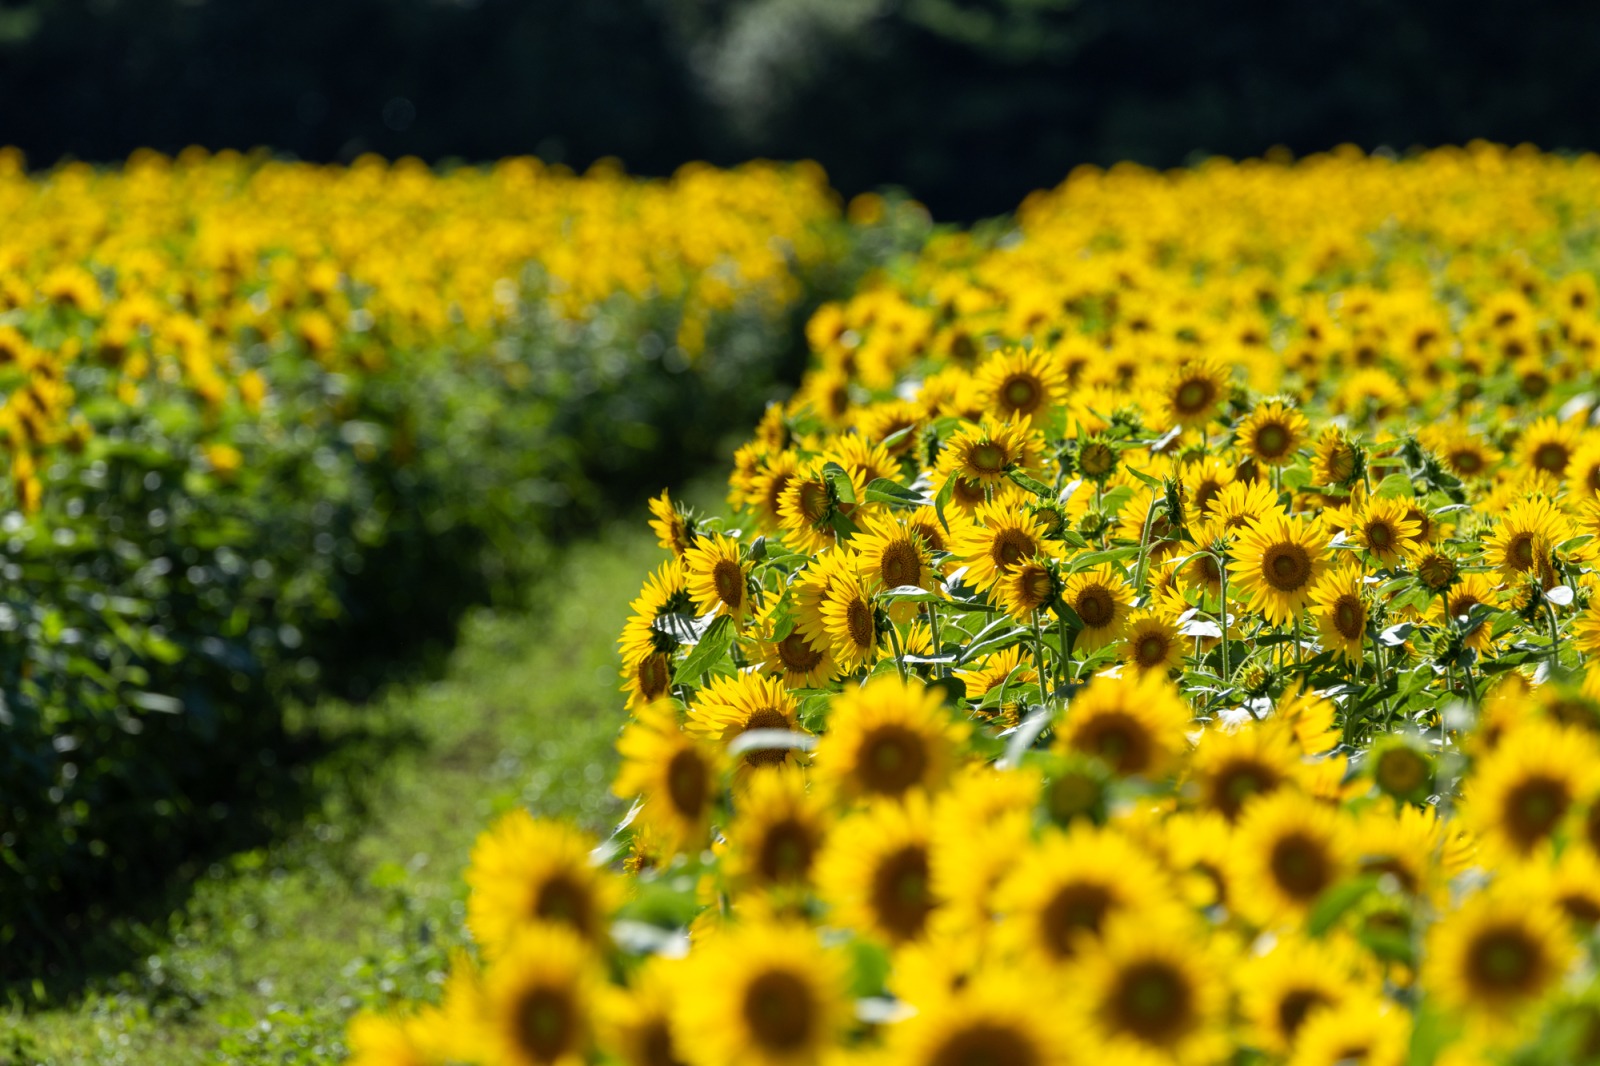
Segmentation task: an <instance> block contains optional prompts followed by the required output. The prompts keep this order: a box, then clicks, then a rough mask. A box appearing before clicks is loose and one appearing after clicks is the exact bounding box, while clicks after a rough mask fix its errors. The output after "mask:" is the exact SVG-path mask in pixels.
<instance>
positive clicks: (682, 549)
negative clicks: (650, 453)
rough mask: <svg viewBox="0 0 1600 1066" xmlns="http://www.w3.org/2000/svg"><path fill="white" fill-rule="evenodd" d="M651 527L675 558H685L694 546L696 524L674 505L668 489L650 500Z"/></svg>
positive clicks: (663, 545) (662, 544) (658, 539)
mask: <svg viewBox="0 0 1600 1066" xmlns="http://www.w3.org/2000/svg"><path fill="white" fill-rule="evenodd" d="M650 528H651V529H653V530H655V533H656V540H657V541H659V542H660V544H661V546H662V547H663V548H665V549H667V550H668V551H669V552H671V553H672V555H673V558H676V559H681V558H683V556H684V554H685V553H686V552H688V550H689V549H690V548H692V547H694V542H695V532H694V526H693V524H692V523H691V522H690V521H689V518H688V516H687V515H686V514H684V513H683V511H682V510H680V509H679V508H678V507H676V506H674V505H673V502H672V497H671V495H670V494H669V493H668V492H667V490H666V489H662V490H661V495H659V496H657V497H655V498H654V499H652V500H651V501H650Z"/></svg>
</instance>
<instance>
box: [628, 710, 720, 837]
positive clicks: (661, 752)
mask: <svg viewBox="0 0 1600 1066" xmlns="http://www.w3.org/2000/svg"><path fill="white" fill-rule="evenodd" d="M617 753H618V754H619V755H621V756H622V766H621V767H620V768H619V769H618V771H617V776H616V778H615V780H614V781H613V782H612V785H611V790H612V792H613V793H614V794H615V795H616V796H617V797H618V798H620V799H624V800H631V799H633V798H634V797H635V796H637V797H639V798H640V799H641V800H642V801H643V807H642V808H641V809H640V811H639V817H640V818H642V819H644V820H645V821H646V822H648V823H650V824H652V825H653V826H655V827H656V828H657V829H658V830H659V832H660V835H661V837H662V840H663V842H664V845H665V847H666V848H667V849H668V851H669V852H675V851H677V849H678V848H679V847H681V846H689V847H695V846H698V845H701V844H703V843H704V842H705V837H706V826H707V822H708V820H709V818H710V815H711V808H712V805H713V804H714V803H715V802H716V797H717V793H718V792H719V791H720V782H721V779H722V769H723V767H722V763H723V759H722V754H721V752H720V750H719V749H717V748H715V747H712V746H711V745H710V744H707V743H706V742H705V740H704V739H703V738H701V737H693V736H690V735H688V734H686V733H684V732H683V730H681V729H680V728H678V711H677V708H676V707H674V706H673V705H672V703H671V702H669V701H667V700H658V701H656V702H655V703H650V704H646V705H645V706H643V707H640V708H639V709H638V710H637V711H636V712H635V718H634V720H633V721H631V722H629V723H628V724H627V725H626V726H625V727H623V730H622V736H621V737H620V738H619V739H618V740H617Z"/></svg>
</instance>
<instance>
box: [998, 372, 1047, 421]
mask: <svg viewBox="0 0 1600 1066" xmlns="http://www.w3.org/2000/svg"><path fill="white" fill-rule="evenodd" d="M1000 396H1001V398H1002V402H1003V403H1004V405H1005V406H1006V407H1008V408H1009V409H1011V410H1012V411H1015V412H1017V413H1018V414H1032V413H1033V412H1034V410H1035V409H1036V408H1037V407H1038V406H1039V401H1040V400H1041V399H1043V397H1044V383H1043V382H1041V381H1040V380H1039V379H1038V378H1036V377H1034V376H1033V375H1032V374H1017V375H1014V376H1013V377H1010V378H1008V379H1007V380H1006V382H1005V384H1004V385H1002V386H1001V388H1000Z"/></svg>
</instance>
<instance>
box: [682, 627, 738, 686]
mask: <svg viewBox="0 0 1600 1066" xmlns="http://www.w3.org/2000/svg"><path fill="white" fill-rule="evenodd" d="M733 638H734V628H733V618H732V617H731V616H730V615H725V614H722V615H718V616H717V620H716V621H714V622H712V623H711V628H709V629H707V630H706V631H705V634H704V635H703V636H702V637H701V638H700V640H699V641H698V642H697V643H696V644H695V646H694V650H693V651H691V652H690V653H689V654H688V655H686V656H684V658H683V662H681V663H679V664H678V669H677V672H676V673H675V674H674V675H673V680H674V681H676V682H679V683H681V684H685V685H692V684H694V683H695V682H696V681H698V680H700V675H701V674H703V673H705V672H706V671H707V670H709V669H710V668H711V664H712V663H714V662H716V661H717V660H718V659H720V658H722V656H723V655H725V654H726V653H727V651H728V649H729V648H730V647H732V646H733Z"/></svg>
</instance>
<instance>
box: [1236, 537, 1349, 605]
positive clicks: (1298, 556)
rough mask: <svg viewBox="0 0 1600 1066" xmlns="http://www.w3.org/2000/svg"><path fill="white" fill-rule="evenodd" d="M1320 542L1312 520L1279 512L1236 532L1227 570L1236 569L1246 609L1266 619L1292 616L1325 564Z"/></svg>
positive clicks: (1323, 547)
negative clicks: (1244, 597)
mask: <svg viewBox="0 0 1600 1066" xmlns="http://www.w3.org/2000/svg"><path fill="white" fill-rule="evenodd" d="M1325 542H1326V538H1325V537H1324V536H1323V534H1322V530H1321V527H1320V526H1319V525H1318V524H1317V523H1316V522H1315V521H1307V520H1305V519H1302V518H1295V517H1291V516H1289V515H1285V514H1282V513H1280V512H1274V513H1272V514H1269V515H1266V516H1265V517H1263V518H1262V519H1261V520H1260V521H1258V522H1257V523H1256V524H1255V526H1253V527H1252V528H1250V529H1247V530H1244V531H1243V532H1241V533H1240V535H1239V539H1238V540H1237V541H1236V542H1235V543H1234V545H1233V548H1232V552H1231V554H1232V557H1233V562H1232V564H1231V565H1230V567H1229V570H1230V573H1233V574H1236V575H1237V577H1238V583H1239V587H1240V589H1241V590H1242V591H1243V592H1244V593H1245V594H1246V595H1247V596H1248V603H1249V608H1250V610H1252V611H1255V612H1257V613H1259V614H1261V615H1262V616H1263V617H1265V618H1266V620H1267V621H1269V622H1272V623H1283V622H1288V621H1291V620H1293V619H1294V618H1295V617H1297V616H1298V615H1299V613H1300V611H1301V610H1302V609H1303V608H1304V607H1305V605H1306V603H1307V602H1308V601H1309V600H1310V599H1311V590H1312V588H1313V587H1314V586H1315V585H1316V582H1317V579H1318V578H1320V577H1321V576H1322V572H1323V570H1324V569H1325V568H1326V567H1327V562H1326V560H1325V558H1324V549H1325V547H1326V543H1325Z"/></svg>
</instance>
